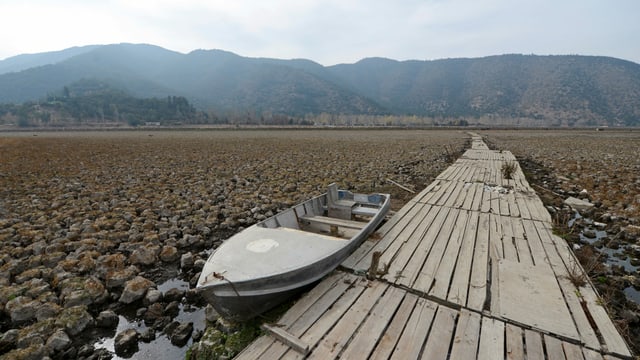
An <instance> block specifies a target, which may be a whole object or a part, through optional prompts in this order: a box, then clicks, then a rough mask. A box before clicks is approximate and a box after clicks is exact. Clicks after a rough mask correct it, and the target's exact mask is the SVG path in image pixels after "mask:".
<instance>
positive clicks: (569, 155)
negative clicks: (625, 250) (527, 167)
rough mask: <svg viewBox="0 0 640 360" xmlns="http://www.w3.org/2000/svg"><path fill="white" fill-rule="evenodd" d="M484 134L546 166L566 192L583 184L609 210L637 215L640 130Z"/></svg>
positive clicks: (635, 217) (635, 218) (634, 217)
mask: <svg viewBox="0 0 640 360" xmlns="http://www.w3.org/2000/svg"><path fill="white" fill-rule="evenodd" d="M483 135H485V136H487V137H488V140H489V141H490V142H492V143H493V144H495V145H496V146H497V147H498V148H499V149H504V150H509V151H511V152H512V153H513V154H514V155H515V156H516V157H517V158H518V159H529V160H533V161H534V162H536V163H538V164H540V165H542V166H543V167H544V168H546V169H548V170H550V171H551V172H552V173H553V174H554V175H555V177H556V178H557V179H558V180H560V182H559V187H560V188H562V189H563V190H564V191H565V192H566V193H567V194H570V193H573V194H577V193H579V192H580V191H582V190H583V189H585V190H586V191H587V193H588V195H589V197H590V198H591V199H592V201H594V202H596V204H598V203H599V204H601V206H602V207H604V208H606V209H607V210H608V211H609V212H611V213H613V214H615V215H617V216H620V217H625V218H628V219H629V220H631V221H633V222H635V223H638V222H639V221H640V131H637V130H636V131H632V130H618V131H614V130H605V131H595V130H580V131H578V130H566V131H558V130H546V131H545V130H540V131H492V132H484V133H483ZM554 185H555V184H554Z"/></svg>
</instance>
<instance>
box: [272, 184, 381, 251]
mask: <svg viewBox="0 0 640 360" xmlns="http://www.w3.org/2000/svg"><path fill="white" fill-rule="evenodd" d="M380 196H381V195H377V194H376V195H360V194H353V193H352V192H350V191H346V190H338V188H337V186H336V184H335V183H333V184H330V185H329V188H328V191H327V193H326V194H325V195H321V196H318V197H315V198H313V199H311V200H308V201H306V202H304V203H302V204H299V205H297V206H295V207H293V208H291V209H288V210H285V211H283V212H282V213H279V214H278V215H277V216H275V217H273V218H270V219H268V220H265V221H264V222H263V223H262V224H261V226H263V227H268V228H278V227H284V228H288V229H294V230H301V231H306V232H312V233H316V234H321V235H328V236H331V237H334V238H338V239H345V240H348V239H351V238H352V237H353V236H355V235H356V234H357V233H358V232H360V231H361V230H362V229H363V228H364V227H365V226H366V225H367V224H368V223H369V221H370V220H371V218H372V217H373V216H375V215H376V214H377V213H378V211H379V210H380V206H381V205H382V203H384V199H380Z"/></svg>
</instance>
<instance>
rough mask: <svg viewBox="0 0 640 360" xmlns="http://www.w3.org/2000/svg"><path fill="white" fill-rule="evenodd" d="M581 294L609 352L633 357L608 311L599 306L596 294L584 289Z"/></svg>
mask: <svg viewBox="0 0 640 360" xmlns="http://www.w3.org/2000/svg"><path fill="white" fill-rule="evenodd" d="M581 294H582V296H583V297H584V299H585V301H586V303H587V308H588V309H589V313H590V314H591V317H592V318H593V320H594V321H595V323H596V324H597V326H598V330H599V331H600V335H602V338H603V339H604V342H605V344H606V345H607V350H608V351H609V352H611V353H612V354H615V355H620V356H626V357H631V352H630V351H629V348H628V347H627V344H626V343H625V342H624V339H623V338H622V336H620V333H618V329H616V327H615V325H613V321H611V318H610V317H609V314H608V313H607V310H606V309H605V308H604V307H603V306H602V305H599V304H600V301H598V298H597V296H596V294H595V292H594V291H593V290H591V289H590V288H582V292H581Z"/></svg>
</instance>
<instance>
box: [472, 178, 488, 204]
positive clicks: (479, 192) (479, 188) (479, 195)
mask: <svg viewBox="0 0 640 360" xmlns="http://www.w3.org/2000/svg"><path fill="white" fill-rule="evenodd" d="M479 181H480V180H479ZM475 186H476V192H475V194H474V195H473V203H472V204H471V210H475V211H480V210H481V208H482V201H483V197H484V196H485V191H484V182H476V183H475Z"/></svg>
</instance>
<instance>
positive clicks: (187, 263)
mask: <svg viewBox="0 0 640 360" xmlns="http://www.w3.org/2000/svg"><path fill="white" fill-rule="evenodd" d="M193 264H194V259H193V254H192V253H190V252H188V253H185V254H182V256H181V257H180V268H181V269H183V270H189V269H191V268H192V267H193Z"/></svg>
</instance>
